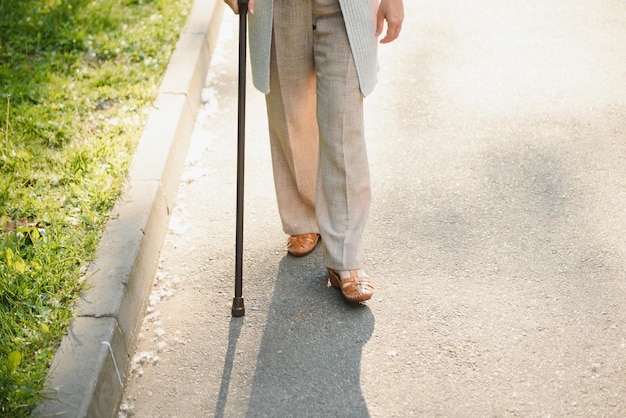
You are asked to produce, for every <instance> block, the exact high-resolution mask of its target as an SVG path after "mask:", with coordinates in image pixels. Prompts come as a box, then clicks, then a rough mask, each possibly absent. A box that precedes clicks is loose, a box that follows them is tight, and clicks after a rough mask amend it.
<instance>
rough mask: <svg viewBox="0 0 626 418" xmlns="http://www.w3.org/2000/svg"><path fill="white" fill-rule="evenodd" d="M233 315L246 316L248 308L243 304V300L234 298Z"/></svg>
mask: <svg viewBox="0 0 626 418" xmlns="http://www.w3.org/2000/svg"><path fill="white" fill-rule="evenodd" d="M232 314H233V316H236V317H239V316H244V315H245V314H246V308H245V306H244V304H243V298H237V297H236V298H233V309H232Z"/></svg>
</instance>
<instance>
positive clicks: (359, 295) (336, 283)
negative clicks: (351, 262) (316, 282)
mask: <svg viewBox="0 0 626 418" xmlns="http://www.w3.org/2000/svg"><path fill="white" fill-rule="evenodd" d="M342 276H343V277H342ZM328 278H329V279H330V284H331V285H332V286H333V287H335V288H337V289H341V293H343V296H344V297H345V298H346V300H348V301H349V302H363V301H365V300H368V299H370V298H371V297H372V295H373V294H374V285H373V284H372V279H371V278H370V277H369V276H368V275H367V274H366V273H365V272H364V271H363V270H345V271H339V270H333V269H331V268H328Z"/></svg>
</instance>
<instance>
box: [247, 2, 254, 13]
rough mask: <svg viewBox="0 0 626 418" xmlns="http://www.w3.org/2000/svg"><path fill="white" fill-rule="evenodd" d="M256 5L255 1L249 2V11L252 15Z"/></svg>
mask: <svg viewBox="0 0 626 418" xmlns="http://www.w3.org/2000/svg"><path fill="white" fill-rule="evenodd" d="M255 3H256V1H255V0H248V11H249V12H250V14H252V15H253V14H254V4H255Z"/></svg>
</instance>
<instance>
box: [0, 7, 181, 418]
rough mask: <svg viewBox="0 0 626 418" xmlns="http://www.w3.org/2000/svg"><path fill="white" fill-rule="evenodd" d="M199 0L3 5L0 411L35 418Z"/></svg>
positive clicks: (0, 69)
mask: <svg viewBox="0 0 626 418" xmlns="http://www.w3.org/2000/svg"><path fill="white" fill-rule="evenodd" d="M191 3H192V0H178V1H166V0H0V415H1V416H18V417H19V416H28V415H29V414H30V412H31V411H32V409H33V407H34V406H35V405H36V404H37V403H38V402H39V401H40V399H41V396H42V389H43V384H44V381H45V378H46V373H47V371H48V368H49V366H50V362H51V360H52V358H53V356H54V352H55V350H56V347H57V345H58V343H59V342H60V340H61V338H62V336H63V335H64V333H65V331H66V329H67V326H68V324H69V323H70V322H71V320H72V318H73V312H72V309H73V307H74V302H75V300H76V298H77V296H78V293H79V291H80V290H81V287H82V285H83V282H84V275H85V271H86V267H87V264H88V263H89V261H91V260H93V258H94V256H95V250H96V246H97V244H98V241H99V238H100V236H101V233H102V230H103V227H104V224H105V223H106V221H107V218H108V215H109V212H110V210H111V208H112V207H113V204H114V203H115V200H116V198H117V197H118V196H119V193H120V191H121V189H122V186H123V183H124V180H125V176H126V174H127V170H128V166H129V164H130V161H131V157H132V153H133V151H134V148H135V145H136V141H137V140H138V138H139V136H140V134H141V129H142V127H143V125H144V124H145V121H146V119H147V113H148V108H149V106H150V104H151V102H152V100H153V99H154V98H155V96H156V93H157V90H158V86H159V83H160V80H161V78H162V76H163V73H164V71H165V67H166V65H167V61H168V59H169V57H170V55H171V53H172V51H173V49H174V46H175V43H176V40H177V38H178V34H179V33H180V29H181V28H182V26H183V24H184V21H185V18H186V16H187V14H188V11H189V9H190V7H191Z"/></svg>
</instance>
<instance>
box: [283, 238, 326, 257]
mask: <svg viewBox="0 0 626 418" xmlns="http://www.w3.org/2000/svg"><path fill="white" fill-rule="evenodd" d="M319 239H320V234H300V235H292V236H290V237H289V239H288V240H287V252H288V253H289V254H291V255H293V256H294V257H304V256H305V255H308V254H311V253H312V252H313V250H314V249H315V246H316V245H317V243H318V242H319Z"/></svg>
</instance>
